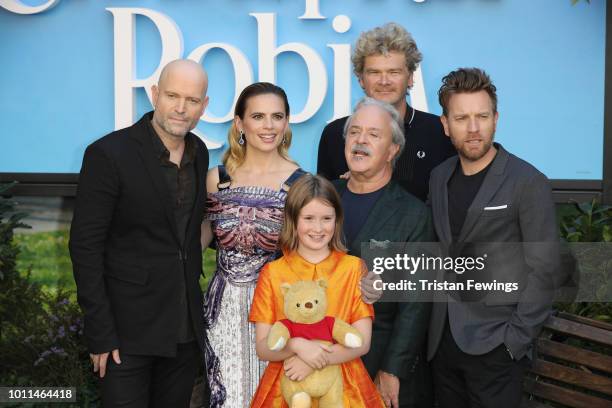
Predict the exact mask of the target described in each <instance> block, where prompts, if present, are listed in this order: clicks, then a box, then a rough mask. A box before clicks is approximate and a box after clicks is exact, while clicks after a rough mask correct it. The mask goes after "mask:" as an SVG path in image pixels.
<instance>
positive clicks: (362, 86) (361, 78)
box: [357, 72, 365, 90]
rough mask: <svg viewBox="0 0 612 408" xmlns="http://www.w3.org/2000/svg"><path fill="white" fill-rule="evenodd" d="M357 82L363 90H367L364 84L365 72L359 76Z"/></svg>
mask: <svg viewBox="0 0 612 408" xmlns="http://www.w3.org/2000/svg"><path fill="white" fill-rule="evenodd" d="M357 80H358V81H359V86H360V87H361V89H364V90H365V85H364V84H363V72H362V73H361V74H359V75H357Z"/></svg>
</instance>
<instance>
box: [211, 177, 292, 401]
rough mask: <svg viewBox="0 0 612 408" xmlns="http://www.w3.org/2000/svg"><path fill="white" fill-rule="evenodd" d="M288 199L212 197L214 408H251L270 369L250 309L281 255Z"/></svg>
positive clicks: (228, 193) (236, 191) (234, 193)
mask: <svg viewBox="0 0 612 408" xmlns="http://www.w3.org/2000/svg"><path fill="white" fill-rule="evenodd" d="M298 171H299V172H302V171H301V170H296V173H297V172H298ZM296 173H294V175H296ZM292 177H293V175H292ZM228 184H229V183H228ZM285 184H288V183H287V182H285ZM286 197H287V192H286V191H285V190H284V189H282V188H281V189H280V190H279V191H277V190H272V189H270V188H266V187H258V186H248V187H235V188H224V189H220V190H219V191H218V192H216V193H210V194H209V195H208V200H207V215H206V217H207V219H209V220H210V221H211V225H212V230H213V235H214V237H215V238H214V239H215V243H216V247H217V270H216V272H215V274H214V276H213V278H212V279H211V281H210V283H209V286H208V290H207V292H206V296H205V298H204V318H205V324H206V349H205V360H206V369H207V374H208V382H209V386H210V389H211V397H210V407H211V408H217V407H224V408H244V407H248V406H249V404H250V402H251V398H252V397H253V395H254V394H255V391H256V390H257V386H258V384H259V379H260V377H261V375H262V374H263V371H264V370H265V367H266V365H267V363H266V362H264V361H260V360H259V359H258V358H257V354H256V352H255V325H254V324H252V323H249V322H248V317H249V308H250V305H251V302H252V299H253V293H254V291H255V285H256V283H257V277H258V275H259V270H260V269H261V267H262V266H263V265H265V264H266V263H267V262H270V261H272V260H274V259H275V258H277V257H278V255H279V253H278V252H277V242H278V236H279V234H280V230H281V227H282V222H283V209H284V205H285V199H286Z"/></svg>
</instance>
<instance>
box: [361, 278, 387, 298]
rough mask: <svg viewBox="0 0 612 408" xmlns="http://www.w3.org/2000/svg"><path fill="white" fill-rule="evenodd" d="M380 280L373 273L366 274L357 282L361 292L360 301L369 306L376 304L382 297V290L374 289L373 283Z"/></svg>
mask: <svg viewBox="0 0 612 408" xmlns="http://www.w3.org/2000/svg"><path fill="white" fill-rule="evenodd" d="M377 280H380V277H379V276H378V275H377V274H375V273H374V272H368V273H367V275H365V276H364V277H363V278H361V280H360V281H359V289H360V290H361V299H362V300H363V301H364V302H365V303H367V304H369V305H371V304H372V303H374V302H376V301H377V300H378V299H380V297H381V296H382V293H383V292H382V290H378V289H375V288H374V282H376V281H377Z"/></svg>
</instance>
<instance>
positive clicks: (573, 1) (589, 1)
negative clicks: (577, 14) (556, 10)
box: [572, 0, 591, 6]
mask: <svg viewBox="0 0 612 408" xmlns="http://www.w3.org/2000/svg"><path fill="white" fill-rule="evenodd" d="M579 1H580V0H572V6H575V5H576V4H577V3H578V2H579ZM586 2H587V3H589V4H591V0H586Z"/></svg>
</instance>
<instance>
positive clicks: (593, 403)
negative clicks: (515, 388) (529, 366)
mask: <svg viewBox="0 0 612 408" xmlns="http://www.w3.org/2000/svg"><path fill="white" fill-rule="evenodd" d="M524 385H525V391H526V392H528V393H530V394H533V395H535V396H538V397H540V398H544V399H547V400H550V401H555V402H558V403H561V404H565V405H567V406H570V407H572V408H612V401H606V400H604V399H601V398H597V397H594V396H591V395H585V394H581V393H579V392H576V391H572V390H567V389H565V388H562V387H559V386H557V385H554V384H547V383H543V382H536V381H535V380H534V379H533V378H526V379H525V382H524Z"/></svg>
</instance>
